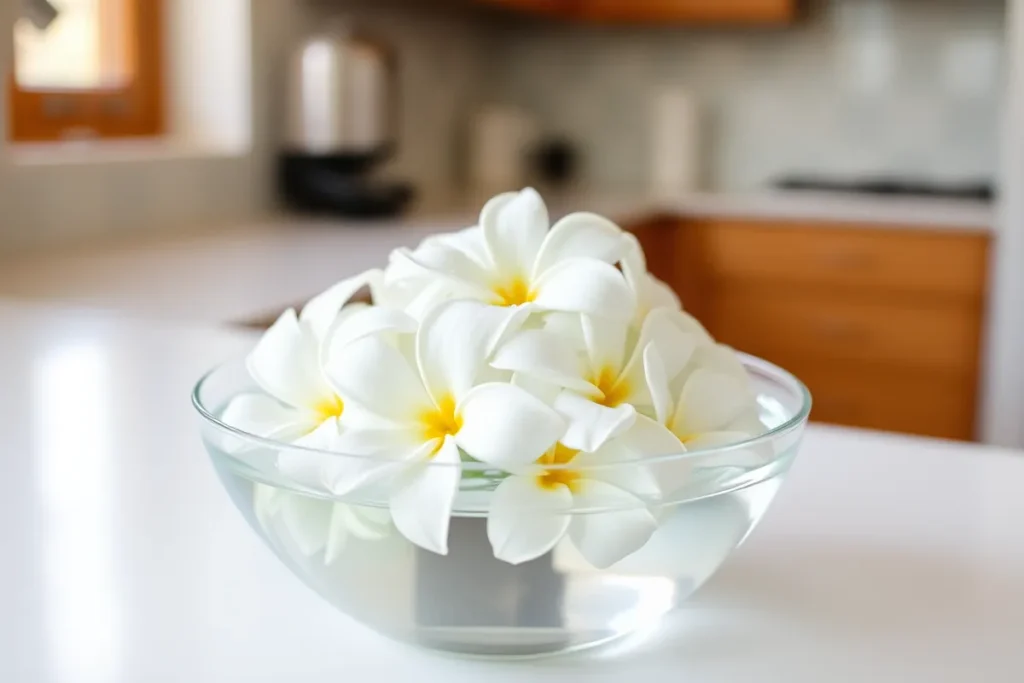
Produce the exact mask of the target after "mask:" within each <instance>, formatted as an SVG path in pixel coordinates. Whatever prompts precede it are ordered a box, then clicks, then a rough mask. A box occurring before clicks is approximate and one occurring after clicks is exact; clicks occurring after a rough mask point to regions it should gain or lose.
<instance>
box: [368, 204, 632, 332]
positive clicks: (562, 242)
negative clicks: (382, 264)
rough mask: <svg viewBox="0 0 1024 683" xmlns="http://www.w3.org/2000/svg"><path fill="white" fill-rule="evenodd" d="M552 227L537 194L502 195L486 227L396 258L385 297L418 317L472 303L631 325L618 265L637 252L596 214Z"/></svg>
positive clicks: (487, 213) (628, 296)
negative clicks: (446, 302)
mask: <svg viewBox="0 0 1024 683" xmlns="http://www.w3.org/2000/svg"><path fill="white" fill-rule="evenodd" d="M548 226H549V220H548V211H547V207H546V206H545V205H544V201H543V200H542V199H541V197H540V195H538V194H537V192H536V191H534V190H532V189H526V190H523V191H522V192H519V193H507V194H502V195H498V196H497V197H495V198H494V199H492V200H490V201H489V202H488V203H487V205H486V206H484V209H483V211H482V212H481V214H480V225H479V227H475V228H470V229H467V230H463V231H462V232H459V233H454V234H451V235H445V236H440V237H436V238H432V239H428V240H426V241H425V242H424V243H423V244H422V245H421V246H420V247H419V248H417V249H416V250H415V251H410V250H407V249H399V250H397V251H396V252H395V253H394V254H392V259H391V263H390V265H389V266H388V269H387V271H386V272H385V285H386V287H385V290H386V291H388V292H392V293H393V294H391V295H390V298H391V299H392V300H394V301H403V302H404V303H405V305H406V306H407V307H408V308H407V309H406V310H408V311H409V312H410V313H411V314H413V315H417V314H418V313H422V312H423V311H426V310H428V309H429V308H430V306H431V305H433V304H436V303H437V302H438V301H439V300H443V299H444V298H470V299H475V300H478V301H482V302H484V303H487V304H490V305H493V306H521V305H527V304H529V305H530V306H531V307H532V308H533V309H535V310H542V311H569V312H581V313H589V314H591V315H595V316H604V317H611V318H616V319H618V320H628V319H629V318H630V317H631V316H632V315H633V306H634V304H633V295H632V292H631V291H630V289H629V286H628V284H627V283H626V280H625V277H624V276H623V275H622V273H621V272H620V271H619V270H618V269H617V268H615V266H614V265H612V264H615V263H617V262H618V261H619V260H620V259H621V258H622V256H623V255H624V254H625V253H626V252H627V251H628V250H629V248H630V242H629V239H628V237H627V236H626V234H625V233H624V232H623V231H622V230H621V228H619V227H618V226H616V225H615V224H614V223H612V222H611V221H609V220H607V219H606V218H602V217H600V216H597V215H595V214H590V213H576V214H572V215H570V216H567V217H566V218H564V219H562V220H560V221H559V222H558V223H556V224H555V225H554V227H552V228H551V229H550V231H549V230H548Z"/></svg>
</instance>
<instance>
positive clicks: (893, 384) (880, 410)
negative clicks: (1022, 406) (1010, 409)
mask: <svg viewBox="0 0 1024 683" xmlns="http://www.w3.org/2000/svg"><path fill="white" fill-rule="evenodd" d="M781 362H782V363H783V364H784V365H785V366H786V367H787V369H788V370H791V371H792V372H793V373H794V374H795V375H796V376H797V377H799V378H800V379H801V380H802V381H803V382H804V383H805V384H806V385H807V387H808V388H809V389H810V390H811V395H812V396H813V400H814V406H813V408H812V411H811V419H812V420H815V421H817V422H830V423H833V424H842V425H849V426H853V427H865V428H868V429H881V430H886V431H894V432H907V433H910V434H922V435H926V436H937V437H943V438H947V439H962V440H971V439H972V438H973V437H974V401H975V394H976V389H975V386H974V379H973V378H967V377H950V376H947V375H942V374H936V373H898V372H889V371H884V370H879V369H876V368H873V367H870V366H861V365H858V364H852V363H851V364H842V365H840V364H834V365H829V364H823V363H819V362H815V361H813V360H808V359H806V358H799V357H792V358H788V359H784V360H782V361H781Z"/></svg>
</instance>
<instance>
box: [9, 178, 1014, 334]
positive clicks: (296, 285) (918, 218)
mask: <svg viewBox="0 0 1024 683" xmlns="http://www.w3.org/2000/svg"><path fill="white" fill-rule="evenodd" d="M478 204H479V202H476V203H474V204H473V208H464V209H456V210H453V211H451V212H449V213H447V214H437V215H430V216H412V217H409V218H402V219H395V220H386V221H381V222H369V223H367V222H358V221H331V220H320V221H316V220H308V219H298V218H291V219H288V218H283V219H278V220H272V221H267V222H264V223H260V224H254V225H249V226H238V227H236V228H233V229H230V230H224V231H220V232H216V233H210V234H207V235H202V236H189V237H180V238H165V239H161V240H151V241H147V242H137V243H133V242H124V243H118V244H108V245H103V246H98V247H93V248H87V249H79V250H74V251H66V252H62V253H57V254H51V253H45V254H37V255H32V256H21V257H18V258H12V259H7V260H0V296H6V297H14V298H28V299H44V300H56V301H62V302H67V303H75V304H81V305H88V306H95V307H99V308H112V309H116V310H121V311H126V312H129V313H132V314H135V315H143V316H152V315H159V316H162V317H171V318H179V319H183V320H196V321H208V322H228V321H239V320H249V319H252V318H255V317H263V316H266V315H267V314H273V313H276V312H278V311H280V310H281V309H283V308H284V307H287V306H291V305H296V304H298V303H301V302H303V301H305V300H307V299H308V298H309V297H311V296H313V295H314V294H316V293H318V292H320V291H322V290H323V289H325V288H327V287H328V286H330V285H331V284H333V283H334V282H336V281H338V280H340V279H342V278H345V277H348V276H349V275H352V274H354V273H356V272H359V271H361V270H364V269H366V268H372V267H379V266H383V265H384V263H385V262H386V259H387V255H388V254H389V253H390V252H391V250H392V249H394V248H396V247H399V246H412V245H415V244H416V243H417V242H419V241H420V240H421V239H423V237H425V236H427V235H429V234H431V233H434V232H439V231H449V230H455V229H458V228H461V227H465V226H467V225H471V224H473V223H474V222H475V221H476V216H477V210H478V206H477V205H478ZM551 204H552V205H553V208H552V214H553V215H558V214H563V213H566V212H568V211H570V210H588V211H595V212H598V213H602V214H605V215H608V216H610V217H612V218H614V219H616V220H618V221H620V222H622V223H627V222H629V221H630V220H634V219H638V218H643V217H645V216H650V215H654V214H658V213H673V214H679V215H684V216H693V217H699V216H717V217H736V218H747V219H756V220H762V221H765V225H766V229H770V226H771V224H772V223H771V222H772V221H801V222H807V223H809V224H814V225H816V226H821V227H823V228H824V227H826V226H830V225H843V224H846V223H851V222H852V223H856V224H858V225H863V226H869V227H871V226H878V227H885V226H893V225H899V226H905V227H909V228H914V227H917V228H921V229H930V230H936V229H938V230H963V231H975V232H979V231H980V232H991V231H993V230H994V226H995V218H994V210H993V209H992V207H991V206H990V205H987V204H983V203H978V202H961V201H948V200H921V199H893V198H871V199H868V198H864V197H849V196H841V195H828V194H819V193H786V192H774V193H752V194H715V193H707V194H692V195H679V196H674V197H667V198H666V197H662V198H659V197H653V196H649V195H631V196H614V195H605V196H598V195H568V196H564V197H556V198H554V199H553V200H552V201H551Z"/></svg>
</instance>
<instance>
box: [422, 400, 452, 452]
mask: <svg viewBox="0 0 1024 683" xmlns="http://www.w3.org/2000/svg"><path fill="white" fill-rule="evenodd" d="M419 421H420V424H421V425H423V440H424V441H431V440H433V439H444V437H446V436H455V435H456V434H458V433H459V430H460V429H462V416H461V415H459V414H457V413H456V412H455V399H454V398H452V397H451V396H450V395H446V396H442V397H441V399H440V400H439V401H438V402H437V406H436V407H434V408H429V409H427V410H425V411H423V413H422V414H420V416H419Z"/></svg>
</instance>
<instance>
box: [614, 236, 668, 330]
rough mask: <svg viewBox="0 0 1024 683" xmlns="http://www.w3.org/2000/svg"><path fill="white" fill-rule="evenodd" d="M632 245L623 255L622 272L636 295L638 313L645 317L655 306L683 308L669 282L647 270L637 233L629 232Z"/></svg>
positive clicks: (628, 237)
mask: <svg viewBox="0 0 1024 683" xmlns="http://www.w3.org/2000/svg"><path fill="white" fill-rule="evenodd" d="M627 239H628V241H629V242H630V243H631V247H630V248H629V249H627V250H626V253H625V254H624V255H623V257H622V261H621V263H622V274H623V275H624V276H625V277H626V282H628V283H629V287H630V289H632V290H633V292H634V293H635V295H636V304H637V313H638V315H639V316H640V317H641V318H643V317H645V316H646V315H647V314H648V313H649V312H650V311H652V310H654V309H655V308H668V309H670V310H676V311H678V310H681V309H682V303H681V302H680V301H679V297H678V296H677V295H676V293H675V292H674V291H673V290H672V288H671V287H669V286H668V285H667V284H665V283H664V282H662V281H661V280H659V279H658V278H656V277H654V276H653V275H651V274H650V273H648V272H647V260H646V259H645V258H644V251H643V247H641V246H640V240H638V239H637V238H636V235H633V234H629V233H627Z"/></svg>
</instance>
